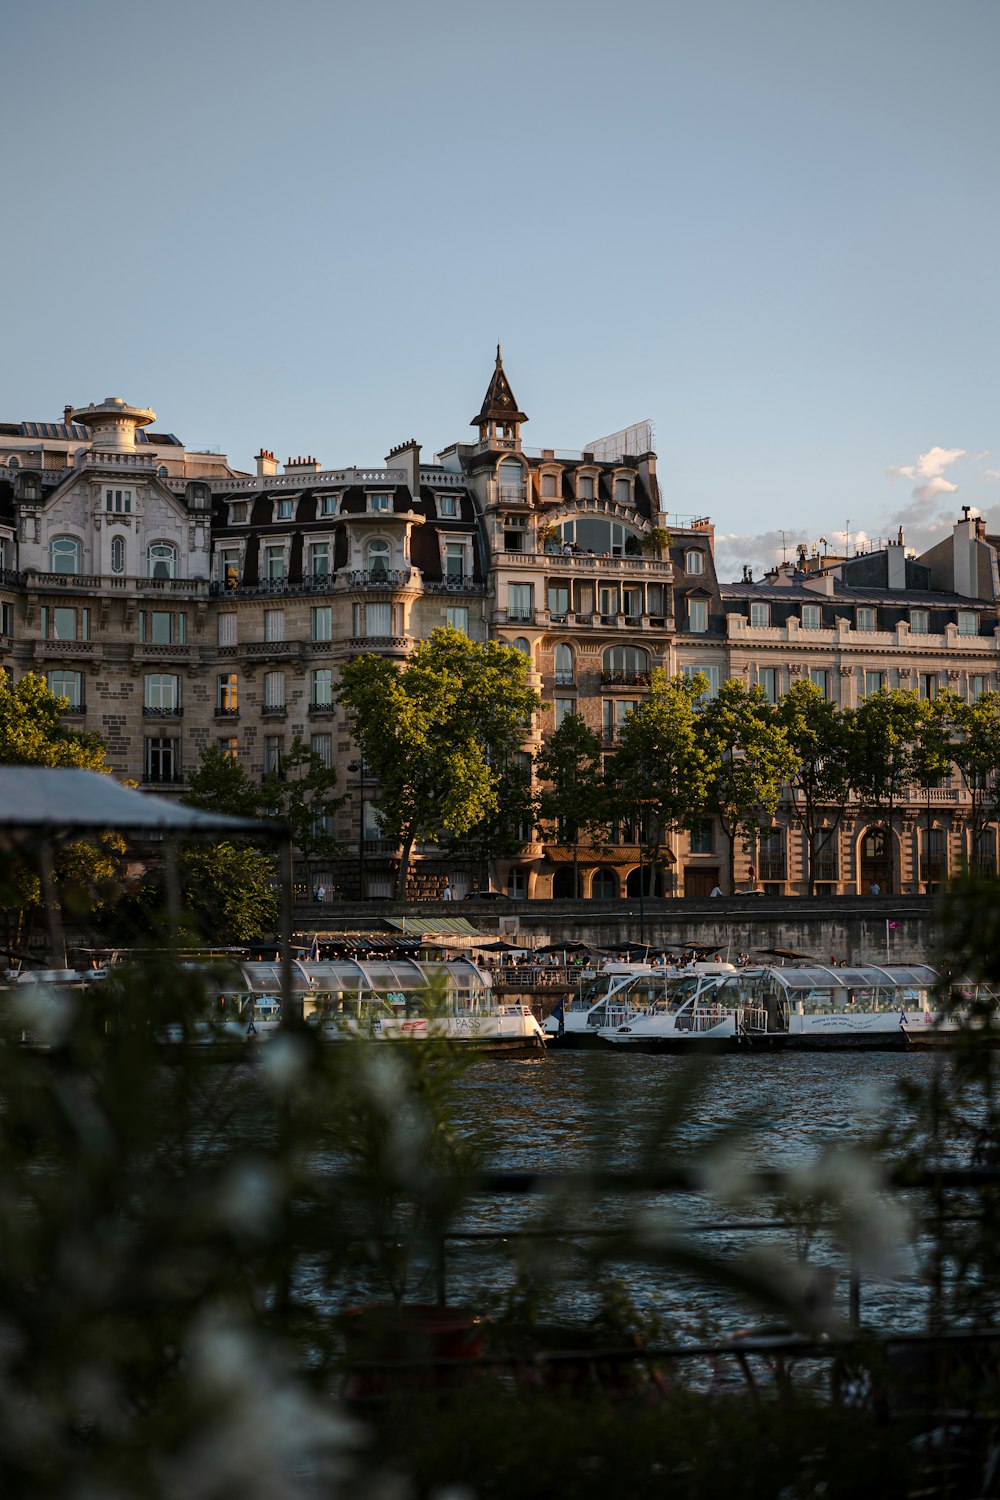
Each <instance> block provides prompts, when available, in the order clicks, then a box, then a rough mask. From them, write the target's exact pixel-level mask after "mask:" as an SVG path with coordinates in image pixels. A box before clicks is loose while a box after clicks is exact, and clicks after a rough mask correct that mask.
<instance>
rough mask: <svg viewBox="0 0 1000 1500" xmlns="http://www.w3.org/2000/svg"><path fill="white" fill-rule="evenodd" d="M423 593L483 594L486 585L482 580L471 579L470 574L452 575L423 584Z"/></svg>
mask: <svg viewBox="0 0 1000 1500" xmlns="http://www.w3.org/2000/svg"><path fill="white" fill-rule="evenodd" d="M424 592H425V593H427V594H485V592H486V584H485V583H484V582H483V581H482V579H477V578H473V576H472V574H471V573H458V574H453V575H452V576H451V577H450V578H441V579H435V580H432V581H430V582H428V581H426V580H425V582H424Z"/></svg>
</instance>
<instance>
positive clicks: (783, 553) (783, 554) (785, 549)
mask: <svg viewBox="0 0 1000 1500" xmlns="http://www.w3.org/2000/svg"><path fill="white" fill-rule="evenodd" d="M778 530H779V531H781V561H782V562H787V560H788V559H787V555H786V554H787V552H788V546H787V544H786V542H785V537H786V535H787V532H785V531H783V530H782V528H781V527H780V526H779V527H778Z"/></svg>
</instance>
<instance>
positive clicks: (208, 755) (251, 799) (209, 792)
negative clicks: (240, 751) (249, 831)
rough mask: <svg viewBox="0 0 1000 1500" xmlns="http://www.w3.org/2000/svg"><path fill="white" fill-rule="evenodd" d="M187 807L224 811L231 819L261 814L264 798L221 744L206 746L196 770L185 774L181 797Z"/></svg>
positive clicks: (259, 789)
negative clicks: (185, 787) (185, 781)
mask: <svg viewBox="0 0 1000 1500" xmlns="http://www.w3.org/2000/svg"><path fill="white" fill-rule="evenodd" d="M181 801H182V802H186V803H187V804H188V806H189V807H200V808H202V809H203V810H204V811H205V812H214V813H225V814H227V815H228V816H229V817H231V818H260V817H263V816H264V812H265V809H266V807H267V803H268V798H267V796H266V795H265V792H264V789H263V788H262V787H261V786H260V785H259V784H258V783H257V782H255V781H252V780H251V778H250V775H249V774H248V772H247V769H246V767H245V766H244V764H243V762H242V761H241V760H239V759H238V758H237V757H236V756H235V755H227V754H226V752H225V751H224V750H223V749H222V746H221V745H206V746H205V748H204V750H202V752H201V757H200V759H199V762H198V769H197V770H196V771H192V772H191V774H190V775H189V776H188V789H187V791H186V792H185V794H184V796H183V797H182V798H181Z"/></svg>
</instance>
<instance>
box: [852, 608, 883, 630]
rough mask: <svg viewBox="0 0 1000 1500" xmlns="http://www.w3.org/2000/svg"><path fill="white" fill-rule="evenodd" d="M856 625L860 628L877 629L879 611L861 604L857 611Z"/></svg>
mask: <svg viewBox="0 0 1000 1500" xmlns="http://www.w3.org/2000/svg"><path fill="white" fill-rule="evenodd" d="M855 626H856V628H857V629H858V630H877V629H878V611H877V610H875V609H870V608H869V607H868V606H867V605H862V604H859V605H858V608H857V610H856V611H855Z"/></svg>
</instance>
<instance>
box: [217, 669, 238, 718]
mask: <svg viewBox="0 0 1000 1500" xmlns="http://www.w3.org/2000/svg"><path fill="white" fill-rule="evenodd" d="M215 711H216V713H219V714H236V713H238V712H239V677H238V676H237V674H236V673H235V672H223V673H220V675H219V679H218V684H217V694H216V703H215Z"/></svg>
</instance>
